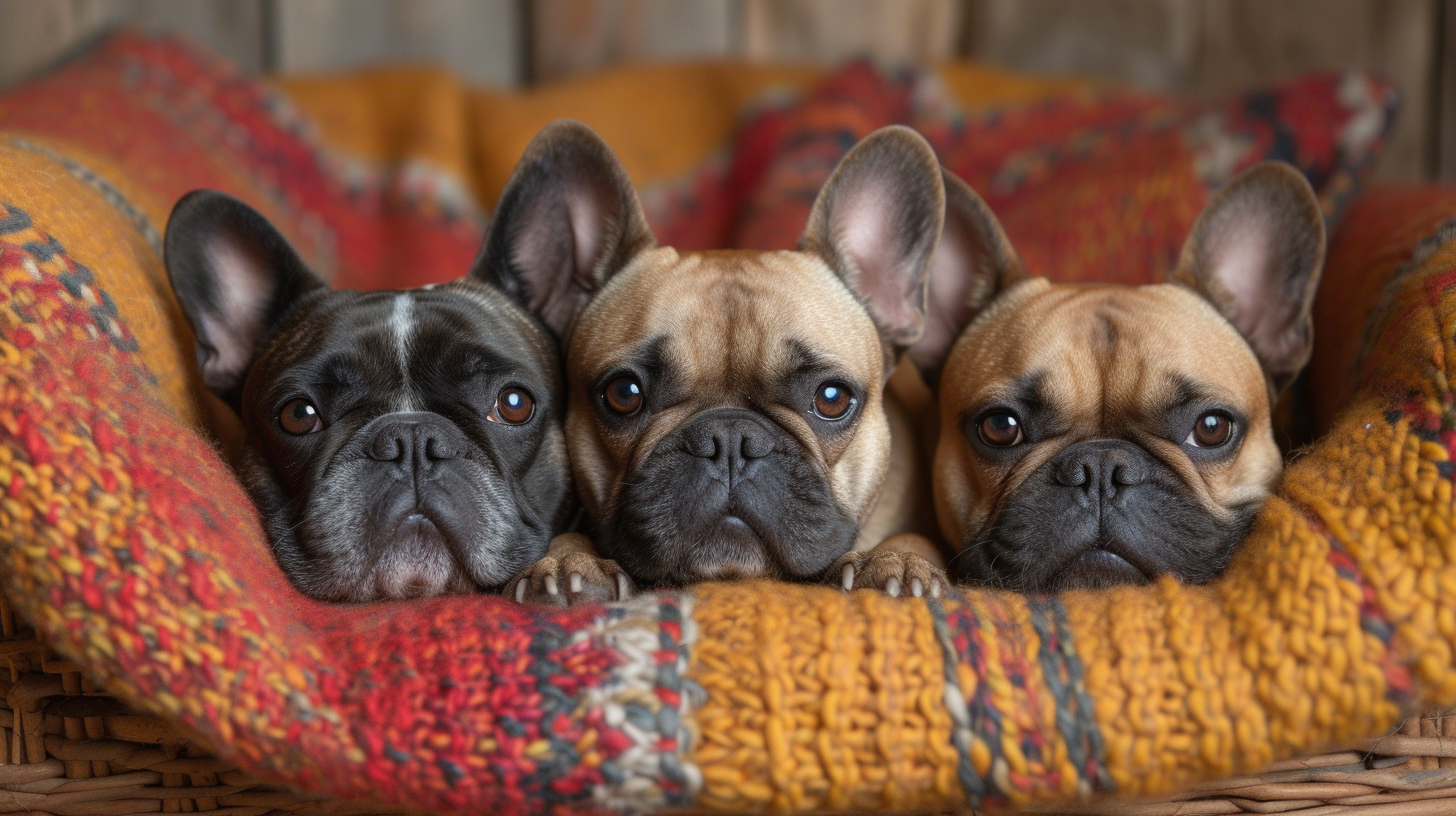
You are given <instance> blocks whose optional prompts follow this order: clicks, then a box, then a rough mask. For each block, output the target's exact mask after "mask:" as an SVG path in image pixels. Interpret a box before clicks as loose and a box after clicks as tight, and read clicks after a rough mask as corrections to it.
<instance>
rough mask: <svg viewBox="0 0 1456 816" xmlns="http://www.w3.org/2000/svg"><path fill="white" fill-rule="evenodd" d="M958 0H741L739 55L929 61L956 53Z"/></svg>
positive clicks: (778, 59) (812, 60)
mask: <svg viewBox="0 0 1456 816" xmlns="http://www.w3.org/2000/svg"><path fill="white" fill-rule="evenodd" d="M963 12H964V4H963V3H962V2H959V0H894V2H886V0H744V18H743V47H742V51H741V53H742V54H743V56H745V57H747V58H749V59H751V60H756V61H760V62H789V63H793V62H800V63H803V62H808V63H817V64H821V65H832V64H834V63H837V62H840V61H842V60H845V59H848V58H850V57H856V56H870V57H873V58H875V59H876V60H881V61H898V60H915V61H920V62H933V61H936V60H943V59H949V58H951V57H953V56H955V54H956V52H957V50H958V47H959V45H960V39H961V36H960V35H961V31H962V22H961V20H962V17H963Z"/></svg>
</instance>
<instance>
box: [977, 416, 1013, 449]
mask: <svg viewBox="0 0 1456 816" xmlns="http://www.w3.org/2000/svg"><path fill="white" fill-rule="evenodd" d="M977 431H978V432H979V433H980V435H981V441H982V442H985V443H986V444H987V445H990V446H991V447H993V448H1009V447H1011V446H1013V445H1020V444H1021V443H1022V441H1024V439H1025V437H1024V436H1023V435H1022V433H1021V420H1020V419H1018V418H1017V417H1016V414H1013V413H1011V412H1010V411H993V412H991V413H989V414H986V416H984V417H982V419H981V424H980V425H979V426H977Z"/></svg>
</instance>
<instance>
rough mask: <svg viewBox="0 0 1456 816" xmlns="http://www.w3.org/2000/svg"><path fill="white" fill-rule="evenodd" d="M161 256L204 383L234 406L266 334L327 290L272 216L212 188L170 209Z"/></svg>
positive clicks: (192, 195) (189, 194) (198, 191)
mask: <svg viewBox="0 0 1456 816" xmlns="http://www.w3.org/2000/svg"><path fill="white" fill-rule="evenodd" d="M163 255H164V258H165V263H166V266H167V276H168V277H169V278H171V281H172V291H173V292H174V293H176V295H177V301H178V302H179V303H180V304H181V306H182V311H183V313H184V314H186V315H187V319H188V321H190V322H191V323H192V331H193V333H194V334H196V335H197V363H198V366H199V367H200V368H201V369H202V378H203V382H205V383H206V384H207V387H208V388H210V389H212V390H213V392H215V393H216V394H218V396H220V397H222V398H223V399H224V400H226V401H228V402H230V403H233V404H236V402H237V400H236V397H237V396H238V393H237V392H238V389H240V388H241V387H242V383H243V377H244V376H245V375H246V374H247V372H248V368H249V367H250V366H251V365H252V364H253V360H254V359H255V358H256V357H257V354H258V352H259V350H260V348H261V344H262V342H263V340H264V338H266V337H267V335H268V334H269V333H270V332H271V331H272V330H273V329H274V328H275V327H277V325H278V322H279V321H280V320H281V319H282V318H283V316H284V314H285V313H287V312H288V310H289V309H290V308H292V307H293V305H294V304H295V303H297V302H298V300H299V298H301V297H303V296H304V295H305V294H307V293H309V292H311V291H313V290H315V289H323V288H326V285H325V284H324V282H323V281H321V280H319V278H318V277H317V276H316V275H314V274H313V273H312V272H310V271H309V269H308V267H307V266H305V265H304V263H303V261H302V260H300V259H299V257H298V254H297V253H296V252H294V251H293V247H291V246H289V245H288V241H287V240H286V239H284V237H283V236H282V235H280V234H279V233H278V230H276V229H274V228H273V225H272V224H270V223H268V219H266V218H264V217H263V216H262V215H260V214H259V213H258V212H257V211H256V210H254V209H253V208H252V207H249V206H248V205H246V204H244V203H243V202H241V201H239V200H237V199H236V198H233V197H232V196H229V195H224V194H223V193H219V192H216V191H214V190H197V191H194V192H191V193H188V194H187V195H185V196H183V197H182V199H181V200H180V201H178V202H177V205H176V206H175V207H173V208H172V215H171V217H170V218H168V219H167V236H166V240H165V242H164V248H163Z"/></svg>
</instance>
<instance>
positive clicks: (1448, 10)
mask: <svg viewBox="0 0 1456 816" xmlns="http://www.w3.org/2000/svg"><path fill="white" fill-rule="evenodd" d="M1441 18H1442V19H1441V22H1442V26H1441V31H1442V36H1441V48H1440V54H1439V55H1438V56H1439V58H1440V61H1441V65H1440V70H1439V71H1438V74H1437V82H1438V83H1439V84H1438V85H1437V87H1436V93H1435V98H1436V106H1437V111H1436V116H1437V120H1436V126H1435V128H1434V133H1433V138H1434V139H1435V140H1436V144H1435V145H1434V149H1433V150H1432V151H1431V152H1432V154H1433V161H1435V162H1436V165H1437V168H1436V170H1437V172H1436V176H1437V177H1438V178H1440V179H1441V180H1443V181H1456V0H1442V6H1441Z"/></svg>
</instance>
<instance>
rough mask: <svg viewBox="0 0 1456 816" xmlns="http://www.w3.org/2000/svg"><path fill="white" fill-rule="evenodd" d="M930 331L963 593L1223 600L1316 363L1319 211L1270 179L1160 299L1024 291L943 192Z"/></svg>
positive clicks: (966, 194) (1289, 173)
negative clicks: (1210, 590) (1288, 397)
mask: <svg viewBox="0 0 1456 816" xmlns="http://www.w3.org/2000/svg"><path fill="white" fill-rule="evenodd" d="M946 197H947V214H946V224H945V230H944V235H943V238H942V241H941V244H940V248H939V250H938V255H937V263H936V266H935V269H936V272H935V277H934V279H933V280H932V283H931V291H932V293H933V298H932V305H931V310H930V323H929V328H928V330H927V331H926V334H925V336H924V338H922V340H921V342H920V343H919V344H917V345H916V347H915V348H913V349H912V350H911V351H910V352H909V356H910V357H911V359H913V360H914V361H915V362H916V363H917V365H918V366H920V368H921V369H922V371H924V372H926V374H927V380H929V381H936V380H938V389H937V390H938V395H937V396H938V401H939V423H938V427H939V433H938V441H937V442H936V443H935V444H934V464H933V473H934V492H935V507H936V514H937V516H938V518H939V522H940V528H941V531H942V533H943V534H944V536H945V537H946V539H947V540H948V541H949V542H951V544H952V547H953V549H954V550H957V551H958V554H957V555H956V556H955V557H954V558H953V559H952V562H951V569H950V572H951V575H952V577H953V578H955V579H956V580H957V581H958V582H975V583H987V584H991V585H995V586H1000V587H1006V588H1010V589H1016V590H1021V591H1035V592H1045V591H1055V590H1062V589H1069V588H1076V587H1099V586H1109V585H1114V584H1122V583H1143V582H1146V581H1149V580H1150V579H1152V578H1153V577H1156V576H1159V575H1173V576H1176V577H1177V578H1179V579H1181V580H1183V581H1186V582H1191V583H1199V582H1204V581H1207V580H1209V579H1211V578H1213V577H1214V576H1216V575H1218V574H1219V573H1220V572H1221V571H1222V570H1223V568H1224V567H1225V566H1226V565H1227V563H1228V561H1229V558H1230V556H1231V555H1232V553H1233V551H1234V549H1235V548H1236V546H1237V545H1238V544H1239V542H1240V541H1242V540H1243V538H1244V537H1245V535H1246V534H1247V532H1248V530H1249V528H1250V525H1251V524H1252V523H1253V520H1254V516H1255V514H1256V513H1257V512H1258V509H1259V507H1260V505H1261V504H1262V503H1263V501H1264V499H1265V497H1266V496H1267V495H1268V494H1269V491H1270V490H1271V489H1272V488H1273V486H1274V485H1275V483H1276V481H1277V480H1278V478H1279V475H1280V473H1281V471H1282V468H1283V460H1282V458H1281V456H1280V452H1279V448H1278V446H1277V445H1276V444H1275V441H1274V434H1273V428H1272V425H1271V421H1270V412H1271V406H1272V405H1273V404H1274V402H1275V399H1276V398H1277V396H1278V395H1279V394H1280V392H1282V391H1283V390H1284V389H1285V388H1286V387H1287V386H1288V385H1289V384H1290V383H1291V382H1293V380H1294V378H1295V376H1296V375H1297V374H1298V373H1299V371H1300V369H1301V368H1303V367H1304V364H1305V363H1306V361H1308V359H1309V355H1310V348H1311V343H1312V340H1313V333H1312V326H1311V318H1310V308H1311V304H1312V301H1313V299H1314V293H1315V288H1316V286H1317V284H1318V281H1319V276H1320V270H1321V268H1322V265H1323V261H1324V248H1325V230H1324V221H1323V219H1322V217H1321V213H1320V207H1319V203H1318V201H1317V200H1316V199H1315V196H1314V193H1313V192H1312V191H1311V190H1310V187H1309V184H1308V183H1307V182H1306V181H1305V179H1304V177H1303V176H1302V175H1300V173H1299V172H1298V171H1296V170H1294V169H1293V168H1292V167H1290V166H1288V165H1285V164H1278V163H1265V164H1261V165H1258V166H1256V167H1254V168H1251V169H1250V170H1248V171H1246V172H1244V173H1242V174H1241V175H1239V176H1238V177H1237V178H1235V179H1234V180H1233V181H1231V182H1230V183H1229V184H1228V185H1227V186H1226V187H1225V188H1224V189H1223V190H1222V191H1220V192H1219V193H1218V194H1217V195H1216V196H1215V197H1214V198H1213V200H1212V201H1211V202H1210V203H1209V204H1208V206H1207V208H1206V209H1205V210H1204V211H1203V213H1202V214H1201V215H1200V216H1199V218H1198V220H1197V222H1196V223H1195V224H1194V226H1193V230H1192V233H1191V235H1190V236H1189V238H1188V240H1187V243H1186V244H1185V246H1184V248H1183V252H1182V257H1181V259H1180V261H1179V263H1178V265H1177V268H1176V269H1175V270H1174V271H1173V272H1172V273H1171V275H1170V276H1169V278H1168V281H1167V282H1166V283H1161V284H1155V285H1149V286H1136V287H1133V286H1112V285H1054V284H1052V283H1050V282H1049V281H1047V280H1045V279H1042V278H1034V277H1028V276H1027V275H1025V274H1024V273H1023V271H1022V269H1021V266H1020V264H1019V262H1018V261H1017V257H1016V253H1015V251H1014V250H1013V249H1012V247H1011V245H1010V243H1009V242H1008V241H1007V239H1006V235H1005V234H1004V233H1003V232H1002V230H1001V227H1000V225H999V224H998V223H997V221H996V218H995V216H993V215H992V214H991V211H990V210H989V209H988V208H987V206H986V205H985V203H984V202H982V201H981V199H980V198H979V197H978V196H977V195H976V194H975V193H974V192H973V191H972V190H971V189H970V188H969V187H967V186H966V185H965V183H964V182H962V181H961V180H960V179H958V178H955V177H954V176H953V175H951V174H949V173H947V174H946Z"/></svg>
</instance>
